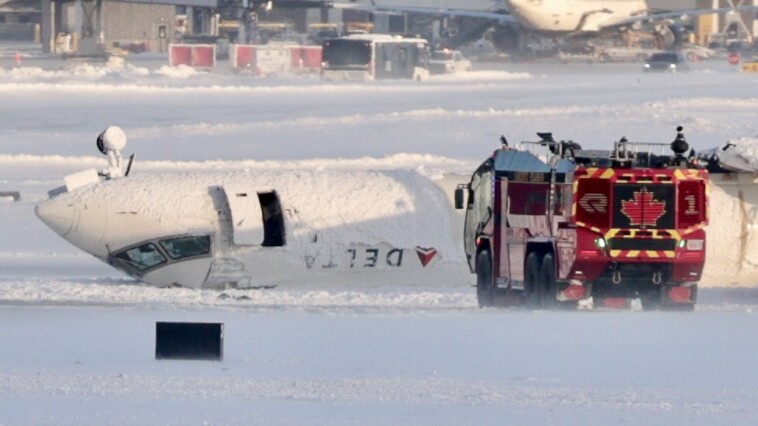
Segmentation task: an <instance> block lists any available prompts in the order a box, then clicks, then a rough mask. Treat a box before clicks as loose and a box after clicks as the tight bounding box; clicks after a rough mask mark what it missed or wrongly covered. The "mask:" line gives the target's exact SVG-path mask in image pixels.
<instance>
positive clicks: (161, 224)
mask: <svg viewBox="0 0 758 426" xmlns="http://www.w3.org/2000/svg"><path fill="white" fill-rule="evenodd" d="M125 145H126V135H125V134H124V132H123V131H122V130H121V129H119V128H118V127H114V126H111V127H109V128H108V129H107V130H106V131H105V132H103V134H101V135H100V137H99V138H98V148H100V151H101V152H103V153H104V154H106V155H108V160H109V167H108V168H106V169H104V170H101V171H100V172H98V171H96V170H95V169H89V170H85V171H83V172H79V173H75V174H73V175H69V176H66V177H65V179H64V182H65V186H64V187H61V188H59V189H57V190H53V191H51V193H50V198H49V199H48V200H46V201H43V202H41V203H39V204H38V205H37V208H36V214H37V216H38V217H39V218H40V219H42V221H43V222H45V224H47V225H48V226H49V227H50V228H51V229H52V230H53V231H55V232H56V233H57V234H59V235H60V236H61V237H63V238H64V239H66V240H67V241H69V242H70V243H71V244H73V245H75V246H76V247H78V248H79V249H81V250H83V251H85V252H87V253H90V254H92V255H94V256H95V257H97V258H98V259H100V260H102V261H104V262H107V263H108V264H110V265H111V266H113V267H115V268H117V269H119V270H121V271H123V272H125V273H127V274H129V275H131V276H133V277H135V278H138V279H140V280H141V281H144V282H146V283H149V284H153V285H157V286H181V287H191V288H213V289H218V288H229V287H231V288H260V287H273V286H277V285H281V284H306V285H307V284H311V283H314V282H319V281H323V280H328V282H329V283H339V282H340V280H341V279H345V280H347V282H349V283H360V284H366V283H372V282H373V281H374V280H383V281H381V282H387V281H391V282H394V283H398V284H400V283H407V284H410V285H413V284H416V285H418V284H421V285H430V284H434V283H448V284H449V283H450V282H451V280H456V278H455V277H459V279H460V281H459V282H458V283H460V284H461V285H464V284H465V283H466V282H467V281H468V277H466V274H465V263H464V259H465V256H464V255H463V252H462V248H461V247H462V244H460V240H461V235H460V232H459V230H460V229H462V217H461V216H460V215H458V214H456V213H455V211H454V209H453V204H452V194H453V189H452V188H454V187H455V185H456V184H457V183H459V181H454V180H451V181H446V180H432V179H430V178H427V177H424V176H422V175H420V174H418V173H415V172H412V171H386V172H369V171H361V172H357V171H342V172H340V171H303V170H294V171H245V172H236V173H233V172H216V173H195V174H189V173H185V174H179V173H174V174H159V175H156V174H138V175H136V176H134V175H131V176H130V175H129V173H128V169H127V170H126V171H124V169H125V168H127V166H122V165H121V155H120V150H121V149H123V148H124V146H125ZM462 181H463V177H460V182H462ZM446 186H447V187H446ZM445 212H449V214H446V213H445ZM456 271H457V273H456ZM387 274H394V275H391V278H387ZM380 277H381V278H380ZM408 277H410V278H409V279H408ZM404 279H408V280H407V282H406V281H404Z"/></svg>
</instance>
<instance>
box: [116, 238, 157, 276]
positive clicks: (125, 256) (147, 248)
mask: <svg viewBox="0 0 758 426" xmlns="http://www.w3.org/2000/svg"><path fill="white" fill-rule="evenodd" d="M114 256H115V258H116V259H119V260H122V261H124V262H126V263H127V264H128V265H130V266H132V267H134V268H136V269H137V270H140V271H144V270H146V269H150V268H152V267H153V266H155V265H158V264H161V263H164V262H166V257H165V256H163V255H162V254H161V252H160V251H159V250H158V247H156V246H155V244H153V243H147V244H142V245H141V246H137V247H134V248H132V249H129V250H124V251H122V252H120V253H116V254H115V255H114Z"/></svg>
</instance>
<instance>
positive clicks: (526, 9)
mask: <svg viewBox="0 0 758 426" xmlns="http://www.w3.org/2000/svg"><path fill="white" fill-rule="evenodd" d="M506 4H507V6H508V11H509V12H510V13H511V14H513V15H514V16H515V17H516V19H517V20H518V21H519V23H521V24H522V25H523V26H525V27H527V28H529V29H531V30H535V31H541V32H558V33H569V32H581V31H587V32H595V31H599V30H601V27H602V26H603V25H604V24H605V23H608V22H610V21H611V20H612V19H621V18H627V17H630V16H635V15H638V14H642V13H644V12H645V11H647V10H648V9H649V7H648V5H647V2H645V1H644V0H506Z"/></svg>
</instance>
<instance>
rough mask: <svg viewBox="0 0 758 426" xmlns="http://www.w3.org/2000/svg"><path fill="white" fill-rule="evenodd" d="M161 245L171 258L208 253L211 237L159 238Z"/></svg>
mask: <svg viewBox="0 0 758 426" xmlns="http://www.w3.org/2000/svg"><path fill="white" fill-rule="evenodd" d="M161 247H163V248H164V249H165V250H166V253H168V255H169V257H171V258H172V259H182V258H185V257H192V256H200V255H204V254H208V253H210V249H211V237H209V236H208V235H205V236H202V237H192V236H190V237H180V238H171V239H168V240H161Z"/></svg>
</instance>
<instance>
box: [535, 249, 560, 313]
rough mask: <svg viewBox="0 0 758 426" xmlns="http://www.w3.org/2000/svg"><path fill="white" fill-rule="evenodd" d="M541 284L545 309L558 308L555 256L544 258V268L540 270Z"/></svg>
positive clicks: (548, 255)
mask: <svg viewBox="0 0 758 426" xmlns="http://www.w3.org/2000/svg"><path fill="white" fill-rule="evenodd" d="M539 282H540V284H542V304H543V306H545V307H549V308H557V307H559V306H560V302H558V283H556V282H555V264H554V262H553V255H552V254H550V253H548V254H546V255H545V257H543V258H542V267H541V268H540V279H539Z"/></svg>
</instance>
